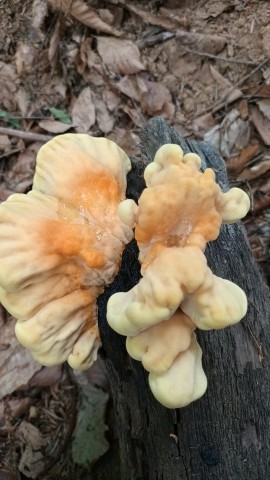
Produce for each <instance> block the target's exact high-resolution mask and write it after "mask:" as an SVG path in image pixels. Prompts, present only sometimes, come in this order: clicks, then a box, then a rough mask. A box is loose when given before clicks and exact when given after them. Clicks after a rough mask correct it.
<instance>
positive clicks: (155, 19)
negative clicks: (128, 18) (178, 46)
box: [125, 4, 177, 31]
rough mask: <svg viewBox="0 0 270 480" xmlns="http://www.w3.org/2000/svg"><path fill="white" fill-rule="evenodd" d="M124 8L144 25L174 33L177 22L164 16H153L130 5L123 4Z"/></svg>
mask: <svg viewBox="0 0 270 480" xmlns="http://www.w3.org/2000/svg"><path fill="white" fill-rule="evenodd" d="M125 8H126V9H127V10H129V11H130V12H132V13H134V14H135V15H137V16H138V17H140V18H141V20H142V21H143V22H144V23H148V24H150V25H156V26H158V27H161V28H164V29H165V30H172V31H175V30H176V28H177V22H175V20H173V19H170V18H166V17H165V15H164V16H163V17H161V16H160V15H155V14H153V13H150V12H147V11H146V10H142V9H141V8H138V7H135V6H134V5H130V4H125Z"/></svg>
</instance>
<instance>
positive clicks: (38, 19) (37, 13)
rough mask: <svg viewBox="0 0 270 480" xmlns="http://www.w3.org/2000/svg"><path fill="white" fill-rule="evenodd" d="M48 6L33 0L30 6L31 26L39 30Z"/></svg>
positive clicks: (40, 0)
mask: <svg viewBox="0 0 270 480" xmlns="http://www.w3.org/2000/svg"><path fill="white" fill-rule="evenodd" d="M47 13H48V4H47V2H44V0H34V1H33V5H32V22H31V23H32V26H33V28H35V29H39V28H40V27H41V26H42V25H43V22H44V20H45V18H46V16H47Z"/></svg>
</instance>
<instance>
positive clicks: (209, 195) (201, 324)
mask: <svg viewBox="0 0 270 480" xmlns="http://www.w3.org/2000/svg"><path fill="white" fill-rule="evenodd" d="M200 165H201V160H200V157H199V156H198V155H196V154H194V153H188V154H186V155H184V154H183V151H182V149H181V148H180V147H179V146H178V145H170V144H168V145H163V146H162V147H161V148H160V149H159V150H158V151H157V153H156V155H155V159H154V161H153V162H152V163H150V164H149V165H148V166H147V167H146V169H145V172H144V178H145V181H146V185H147V188H146V189H145V190H144V191H143V193H142V195H141V197H140V199H139V202H138V205H136V203H135V202H134V201H132V200H125V201H123V202H122V203H121V204H120V207H119V214H120V217H121V219H122V221H123V222H125V223H126V224H127V225H128V226H130V227H135V238H136V240H137V243H138V246H139V250H140V254H139V260H140V262H141V265H142V267H141V273H142V278H141V280H140V281H139V283H138V284H137V285H136V286H135V287H133V288H132V289H131V290H130V291H128V292H119V293H116V294H114V295H112V297H111V298H110V299H109V302H108V308H107V319H108V323H109V324H110V326H111V327H112V328H113V329H114V330H115V331H116V332H118V333H120V334H122V335H126V336H127V342H126V345H127V350H128V352H129V353H130V355H131V356H132V357H133V358H134V359H137V360H141V361H142V362H143V365H144V366H145V368H146V369H147V370H148V371H149V372H150V375H149V385H150V388H151V390H152V392H153V394H154V396H155V397H156V398H157V399H158V400H159V401H160V403H162V404H163V405H165V406H167V407H168V408H177V407H183V406H185V405H187V404H189V403H190V402H192V401H194V400H196V399H197V398H199V397H200V396H202V395H203V393H204V391H205V389H206V385H207V381H206V377H205V374H204V372H203V369H202V363H201V349H200V347H199V345H198V343H197V340H196V335H195V333H194V329H195V328H196V327H198V328H200V329H203V330H209V329H220V328H224V327H227V326H229V325H233V324H235V323H237V322H239V321H240V320H241V319H242V318H243V317H244V316H245V314H246V310H247V299H246V295H245V293H244V292H243V291H242V290H241V288H239V287H238V286H237V285H235V284H234V283H232V282H230V281H228V280H224V279H222V278H219V277H217V276H215V275H214V274H213V273H212V272H211V270H210V268H209V267H208V266H207V261H206V257H205V255H204V250H205V247H206V244H207V242H209V241H212V240H215V239H216V238H217V237H218V235H219V231H220V227H221V224H222V222H223V223H233V222H236V221H237V220H239V219H240V218H243V217H244V216H245V215H246V214H247V212H248V210H249V207H250V202H249V198H248V196H247V194H246V193H245V192H243V191H242V190H240V189H238V188H232V189H231V190H229V191H228V192H226V193H223V192H222V191H221V189H220V187H219V186H218V184H217V183H216V182H215V173H214V171H213V170H212V169H209V168H208V169H206V170H205V171H204V172H200V171H199V169H200ZM170 337H171V344H170V341H169V338H170ZM180 338H181V341H180ZM176 339H179V341H178V340H176Z"/></svg>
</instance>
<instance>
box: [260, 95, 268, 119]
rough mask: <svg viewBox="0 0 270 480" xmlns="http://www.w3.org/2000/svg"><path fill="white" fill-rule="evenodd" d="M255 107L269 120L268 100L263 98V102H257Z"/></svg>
mask: <svg viewBox="0 0 270 480" xmlns="http://www.w3.org/2000/svg"><path fill="white" fill-rule="evenodd" d="M257 105H258V107H259V109H260V111H261V112H262V113H263V114H264V115H265V116H266V118H268V120H270V99H269V98H265V99H263V100H259V101H258V102H257Z"/></svg>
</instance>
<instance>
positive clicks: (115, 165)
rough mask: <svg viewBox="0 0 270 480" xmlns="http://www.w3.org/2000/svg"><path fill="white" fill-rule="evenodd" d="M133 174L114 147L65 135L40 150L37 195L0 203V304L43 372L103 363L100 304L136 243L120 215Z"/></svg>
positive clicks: (18, 196)
mask: <svg viewBox="0 0 270 480" xmlns="http://www.w3.org/2000/svg"><path fill="white" fill-rule="evenodd" d="M129 170H130V161H129V159H128V157H127V156H126V154H125V153H124V152H123V150H121V149H120V148H119V147H118V146H117V145H116V144H115V143H114V142H111V141H109V140H106V139H104V138H92V137H90V136H88V135H83V134H67V135H61V136H58V137H55V138H54V139H53V140H51V141H49V142H48V143H47V144H45V145H44V146H43V147H42V148H41V149H40V151H39V152H38V155H37V165H36V173H35V177H34V182H33V189H32V191H30V192H29V193H28V194H26V195H24V194H14V195H11V196H10V197H9V198H8V199H7V201H6V202H4V203H2V204H1V206H0V265H1V267H0V301H1V303H2V304H3V305H4V306H5V307H6V308H7V310H8V311H9V312H10V313H11V314H12V315H13V316H14V317H15V318H16V319H17V324H16V330H15V331H16V335H17V338H18V340H19V341H20V342H21V343H22V344H23V345H25V346H26V347H27V348H29V349H30V350H31V352H32V354H33V356H34V358H35V359H36V360H38V361H39V362H40V363H42V364H43V365H54V364H57V363H62V362H64V361H65V360H68V362H69V364H70V365H71V366H72V367H73V368H77V369H85V368H88V367H89V366H91V364H92V363H93V361H94V360H95V359H96V356H97V350H98V348H99V345H100V339H99V332H98V328H97V307H96V299H97V297H98V295H100V294H101V293H102V292H103V290H104V288H105V286H106V285H108V284H109V283H111V282H112V281H113V279H114V277H115V275H116V273H117V272H118V269H119V266H120V262H121V253H122V250H123V248H124V245H125V244H126V243H128V242H129V241H130V240H131V239H132V237H133V233H132V230H131V228H130V227H128V226H127V225H125V224H124V223H123V222H122V221H121V219H120V217H119V214H118V206H119V203H120V202H121V201H122V200H123V199H124V198H125V189H126V174H127V172H128V171H129Z"/></svg>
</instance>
